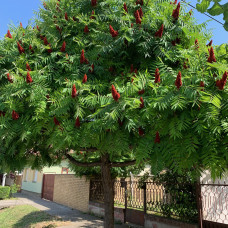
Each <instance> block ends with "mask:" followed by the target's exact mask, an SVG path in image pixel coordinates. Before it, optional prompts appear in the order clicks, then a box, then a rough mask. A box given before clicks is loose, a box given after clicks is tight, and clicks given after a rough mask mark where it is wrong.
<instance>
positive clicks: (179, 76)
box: [175, 71, 182, 89]
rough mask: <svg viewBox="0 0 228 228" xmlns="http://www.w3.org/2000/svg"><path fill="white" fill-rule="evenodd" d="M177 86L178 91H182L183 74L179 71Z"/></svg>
mask: <svg viewBox="0 0 228 228" xmlns="http://www.w3.org/2000/svg"><path fill="white" fill-rule="evenodd" d="M175 86H176V87H177V89H180V87H181V86H182V81H181V72H180V71H179V73H178V75H177V78H176V81H175Z"/></svg>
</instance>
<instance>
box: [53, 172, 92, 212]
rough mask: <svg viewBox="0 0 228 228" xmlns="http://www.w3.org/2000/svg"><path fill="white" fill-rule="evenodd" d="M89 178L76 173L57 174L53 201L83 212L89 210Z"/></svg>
mask: <svg viewBox="0 0 228 228" xmlns="http://www.w3.org/2000/svg"><path fill="white" fill-rule="evenodd" d="M89 184H90V182H89V180H86V179H85V178H84V177H83V178H77V177H75V176H74V175H70V174H68V175H67V174H63V175H61V174H60V175H57V174H56V175H55V185H54V197H53V201H54V202H56V203H59V204H62V205H65V206H68V207H71V208H74V209H77V210H80V211H83V212H88V210H89Z"/></svg>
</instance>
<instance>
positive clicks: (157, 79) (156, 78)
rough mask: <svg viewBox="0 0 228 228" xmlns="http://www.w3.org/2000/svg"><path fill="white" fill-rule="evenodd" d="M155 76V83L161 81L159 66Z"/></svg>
mask: <svg viewBox="0 0 228 228" xmlns="http://www.w3.org/2000/svg"><path fill="white" fill-rule="evenodd" d="M154 76H155V79H154V82H155V83H158V82H161V79H160V74H159V69H158V68H157V69H156V70H155V74H154Z"/></svg>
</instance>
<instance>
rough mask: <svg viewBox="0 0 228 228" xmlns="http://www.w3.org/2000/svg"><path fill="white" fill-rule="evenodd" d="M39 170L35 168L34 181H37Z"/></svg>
mask: <svg viewBox="0 0 228 228" xmlns="http://www.w3.org/2000/svg"><path fill="white" fill-rule="evenodd" d="M37 176H38V170H34V176H33V182H37Z"/></svg>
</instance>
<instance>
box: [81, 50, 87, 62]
mask: <svg viewBox="0 0 228 228" xmlns="http://www.w3.org/2000/svg"><path fill="white" fill-rule="evenodd" d="M80 63H81V64H83V63H85V64H88V63H89V62H88V60H87V59H86V58H85V52H84V50H83V49H82V52H81V57H80Z"/></svg>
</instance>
